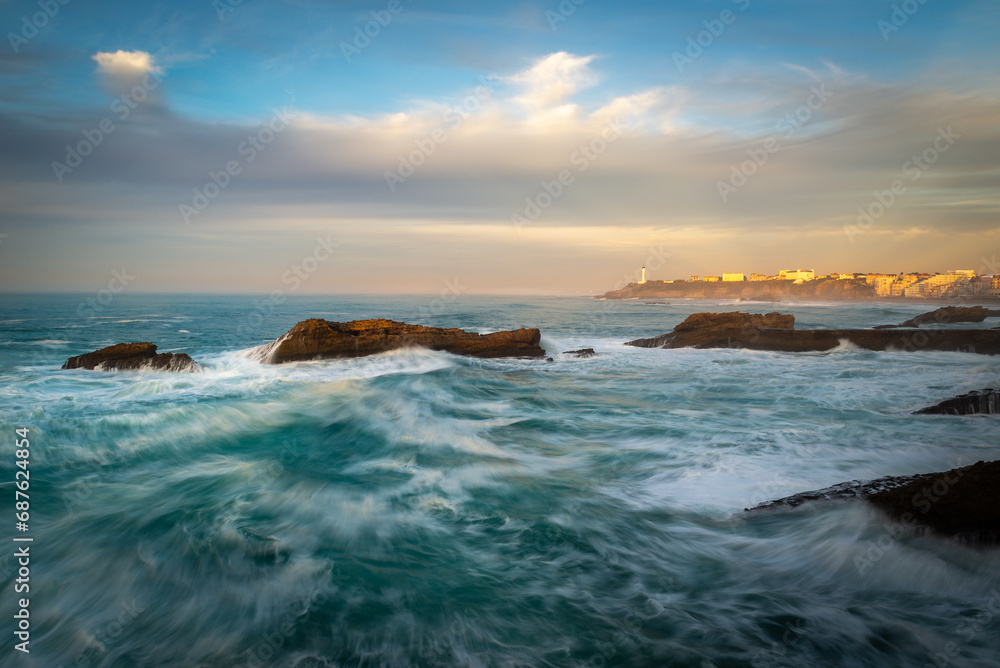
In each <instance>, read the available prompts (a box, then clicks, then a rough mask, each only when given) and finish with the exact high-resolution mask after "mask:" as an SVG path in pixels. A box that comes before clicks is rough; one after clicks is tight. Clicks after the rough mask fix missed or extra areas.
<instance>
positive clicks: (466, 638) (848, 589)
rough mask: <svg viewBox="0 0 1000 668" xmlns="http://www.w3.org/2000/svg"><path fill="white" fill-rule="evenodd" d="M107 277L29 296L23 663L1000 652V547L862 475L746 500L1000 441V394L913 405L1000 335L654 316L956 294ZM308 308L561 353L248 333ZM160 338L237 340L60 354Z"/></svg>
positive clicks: (8, 415)
mask: <svg viewBox="0 0 1000 668" xmlns="http://www.w3.org/2000/svg"><path fill="white" fill-rule="evenodd" d="M87 297H88V296H87V295H62V296H30V297H29V296H10V295H7V296H3V297H0V305H2V309H0V353H2V355H0V401H2V407H3V412H2V419H0V431H2V433H3V434H4V438H5V439H6V440H5V443H7V445H5V446H4V449H3V452H4V457H3V458H2V460H0V468H2V473H0V475H2V480H0V485H2V487H3V489H4V494H3V497H4V498H6V499H8V501H7V503H10V505H11V509H10V516H9V517H8V520H7V525H6V529H5V531H4V535H5V536H7V538H5V539H4V540H6V541H8V548H5V549H4V554H3V555H2V556H0V576H2V586H3V591H4V596H3V609H2V610H0V612H2V614H3V619H5V620H12V615H13V612H14V610H15V602H14V600H15V598H16V596H15V594H14V593H13V588H14V579H15V578H16V577H17V575H16V563H15V560H14V559H13V558H12V554H13V548H12V547H10V546H13V545H14V543H13V542H10V539H11V538H12V537H13V536H14V535H15V534H17V532H16V531H15V529H14V526H13V525H14V518H13V513H14V509H13V496H14V484H13V481H14V473H15V471H16V470H17V469H16V468H15V465H14V447H13V441H14V430H15V429H16V428H18V427H28V428H29V429H30V436H31V442H32V445H31V449H32V460H31V476H32V477H31V482H32V485H31V513H32V515H31V529H30V535H31V536H32V537H33V538H34V542H33V543H32V547H31V551H32V562H31V569H32V570H31V608H30V610H31V631H32V635H31V653H30V655H23V654H21V653H19V652H15V651H14V649H13V645H14V643H15V639H14V636H13V625H12V624H10V623H9V621H8V622H5V623H4V624H5V628H9V631H4V632H3V635H2V637H0V665H4V666H7V665H10V666H40V667H45V668H50V667H57V666H60V665H61V666H65V667H67V668H68V667H69V666H298V667H300V668H306V667H310V668H312V667H317V666H455V665H460V666H695V667H698V668H708V667H711V666H717V667H718V668H724V667H728V666H748V665H749V666H755V667H760V666H924V665H939V666H940V665H955V666H995V665H1000V662H998V657H1000V619H996V617H997V616H998V615H997V614H996V613H994V612H991V611H990V607H991V605H992V608H993V610H995V611H1000V594H998V593H997V592H998V591H1000V557H998V552H997V551H975V550H970V549H967V548H964V547H960V546H956V545H953V544H950V543H947V542H944V541H939V540H935V539H932V538H926V537H913V536H899V535H898V534H897V532H895V531H894V528H893V527H892V526H891V525H888V526H887V520H885V519H884V518H881V517H879V516H878V515H876V514H875V513H873V512H872V511H870V510H869V509H867V508H866V507H864V506H863V505H860V504H855V503H844V504H839V505H836V506H833V507H828V508H823V509H818V510H817V509H815V508H804V509H798V510H796V511H792V512H784V513H771V514H761V515H754V516H749V517H741V516H739V515H737V513H739V511H741V510H742V509H743V508H744V507H747V506H752V505H756V504H757V503H760V502H763V501H767V500H770V499H774V498H778V497H781V496H785V495H788V494H792V493H795V492H799V491H804V490H809V489H816V488H820V487H825V486H828V485H831V484H834V483H837V482H841V481H844V480H851V479H859V478H860V479H863V478H874V477H880V476H884V475H903V474H911V473H918V472H927V471H937V470H944V469H948V468H952V467H955V466H959V465H963V464H968V463H972V462H975V461H977V460H980V459H986V460H991V459H997V458H998V456H1000V445H998V439H997V436H996V428H997V420H996V418H994V417H979V418H970V419H956V418H951V417H942V416H914V415H910V411H912V410H915V409H917V408H920V407H921V406H924V405H927V404H929V403H934V402H936V401H939V400H941V399H944V398H947V397H950V396H953V395H955V394H958V393H961V392H965V391H968V390H972V389H978V388H981V387H991V386H992V387H995V386H996V384H997V379H998V375H1000V373H998V372H1000V360H998V359H996V358H991V357H985V356H975V355H963V354H958V353H940V352H929V353H876V352H870V351H861V350H856V349H850V348H844V349H838V350H836V351H833V352H830V353H825V354H795V355H793V354H779V353H765V352H752V351H738V350H715V351H707V350H706V351H702V350H674V351H666V350H648V349H637V348H628V347H625V346H624V345H623V343H624V342H625V341H627V340H630V339H632V338H637V337H643V336H654V335H658V334H662V333H664V332H667V331H669V330H670V329H671V328H672V327H673V326H674V325H675V324H677V323H679V322H680V321H681V320H683V318H684V317H686V316H687V315H688V314H690V313H695V312H699V311H724V310H737V309H739V310H747V311H754V312H767V311H771V310H781V311H782V312H790V313H793V314H795V316H796V318H797V323H798V325H799V326H802V327H834V326H838V327H843V326H872V325H877V324H885V323H893V322H901V321H902V320H905V319H907V318H909V317H912V316H913V315H916V314H917V313H920V312H922V311H924V310H928V309H927V308H926V307H921V306H919V305H915V304H860V305H859V304H847V305H836V304H832V305H831V304H754V303H744V304H738V305H733V304H732V303H722V304H720V303H718V302H715V301H704V300H701V301H687V300H685V301H679V302H677V303H675V304H671V305H665V306H649V305H646V304H644V303H643V302H641V301H628V302H601V301H595V300H591V299H574V298H511V297H459V298H457V299H453V300H442V299H435V298H421V297H405V298H387V297H357V298H351V297H324V298H320V297H289V298H288V299H287V300H286V301H284V302H283V303H282V304H279V305H273V304H270V303H269V302H266V301H263V300H262V299H261V298H252V297H234V296H218V297H213V296H138V295H125V294H123V295H117V296H115V297H114V298H113V300H112V301H111V303H109V304H106V305H100V304H98V305H97V306H98V308H95V307H94V304H93V302H91V303H90V305H89V306H88V305H87V302H86V299H87ZM81 305H83V306H81ZM307 317H323V318H326V319H330V320H350V319H355V318H369V317H389V318H393V319H396V320H403V321H407V322H420V323H423V324H430V325H439V326H458V327H463V328H466V329H471V330H477V331H481V332H486V331H496V330H499V329H508V328H513V327H520V326H537V327H540V328H541V330H542V345H543V347H545V348H546V349H547V351H548V352H549V354H551V355H552V356H553V357H554V361H553V362H540V361H524V360H477V359H466V358H460V357H455V356H451V355H448V354H445V353H434V352H428V351H422V350H408V351H397V352H393V353H388V354H385V355H380V356H375V357H369V358H364V359H356V360H332V361H324V362H309V363H297V364H290V365H282V366H262V365H260V364H259V363H258V362H257V361H255V360H254V359H253V357H252V355H251V354H250V353H249V352H248V351H250V350H251V349H252V348H253V347H254V346H257V345H260V344H262V343H266V342H269V341H271V340H273V339H275V338H277V337H278V336H279V335H280V334H282V333H284V332H285V331H287V330H288V329H289V328H290V327H291V326H292V325H293V324H294V323H295V322H297V321H299V320H303V319H305V318H307ZM143 340H148V341H152V342H154V343H157V344H158V345H159V346H160V350H161V351H175V352H186V353H188V354H190V355H191V356H192V357H194V358H195V359H196V360H198V361H199V362H200V363H202V364H203V365H204V367H205V368H204V370H203V371H202V372H201V373H198V374H190V375H188V374H183V375H180V374H178V375H171V374H165V373H152V372H138V373H108V374H105V373H97V372H88V371H61V370H59V367H60V366H61V364H62V363H63V362H64V361H65V359H66V358H67V357H69V356H71V355H77V354H80V353H83V352H88V351H91V350H95V349H97V348H100V347H103V346H105V345H110V344H112V343H117V342H120V341H143ZM585 346H586V347H593V348H594V349H595V350H597V352H598V356H597V357H595V358H590V359H577V358H572V357H569V356H564V355H560V354H559V353H560V352H562V351H564V350H571V349H575V348H579V347H585Z"/></svg>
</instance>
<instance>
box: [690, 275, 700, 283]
mask: <svg viewBox="0 0 1000 668" xmlns="http://www.w3.org/2000/svg"><path fill="white" fill-rule="evenodd" d="M700 280H701V276H692V277H691V281H692V282H694V283H697V282H698V281H700Z"/></svg>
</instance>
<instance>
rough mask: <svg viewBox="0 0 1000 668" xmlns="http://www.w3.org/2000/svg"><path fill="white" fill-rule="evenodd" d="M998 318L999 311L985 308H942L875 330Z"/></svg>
mask: <svg viewBox="0 0 1000 668" xmlns="http://www.w3.org/2000/svg"><path fill="white" fill-rule="evenodd" d="M997 317H1000V310H997V309H992V310H991V309H988V308H986V307H985V306H942V307H941V308H939V309H935V310H933V311H930V312H929V313H921V314H920V315H918V316H917V317H915V318H910V319H909V320H907V321H906V322H901V323H899V324H898V325H879V326H878V327H876V328H875V329H892V328H894V327H919V326H920V325H930V324H936V325H944V324H947V323H950V322H982V321H983V320H986V318H997Z"/></svg>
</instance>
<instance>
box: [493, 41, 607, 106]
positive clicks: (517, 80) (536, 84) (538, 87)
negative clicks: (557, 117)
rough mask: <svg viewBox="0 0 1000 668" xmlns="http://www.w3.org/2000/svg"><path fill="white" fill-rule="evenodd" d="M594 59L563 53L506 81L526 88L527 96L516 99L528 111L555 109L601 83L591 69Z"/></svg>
mask: <svg viewBox="0 0 1000 668" xmlns="http://www.w3.org/2000/svg"><path fill="white" fill-rule="evenodd" d="M593 60H594V56H574V55H573V54H570V53H566V52H565V51H559V52H557V53H552V54H549V55H548V56H545V57H544V58H541V59H539V60H538V61H536V62H535V64H534V65H532V66H531V67H530V68H529V69H527V70H525V71H524V72H521V73H519V74H515V75H513V76H510V77H507V78H506V81H508V82H510V83H513V84H518V85H520V86H522V87H523V93H522V94H521V95H519V96H518V97H516V98H515V100H516V101H517V102H519V103H520V104H522V105H524V106H525V107H527V108H528V109H531V110H534V109H539V108H546V107H553V106H556V105H558V104H559V103H561V102H563V101H564V100H565V99H566V98H568V97H569V96H571V95H573V94H574V93H576V92H578V91H580V90H583V89H585V88H590V87H591V86H593V85H595V84H596V83H597V82H598V76H597V74H596V73H594V72H593V71H592V70H591V69H590V63H591V61H593Z"/></svg>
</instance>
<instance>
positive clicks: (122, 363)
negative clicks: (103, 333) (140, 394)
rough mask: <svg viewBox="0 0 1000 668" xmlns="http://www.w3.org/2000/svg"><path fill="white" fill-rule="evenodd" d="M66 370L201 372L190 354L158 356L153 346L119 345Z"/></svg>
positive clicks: (69, 364)
mask: <svg viewBox="0 0 1000 668" xmlns="http://www.w3.org/2000/svg"><path fill="white" fill-rule="evenodd" d="M62 368H63V369H97V370H99V371H134V370H137V369H156V370H161V371H187V372H190V371H198V369H199V368H200V367H199V366H198V363H197V362H195V361H194V360H193V359H191V358H190V357H189V356H188V355H187V354H186V353H157V352H156V346H155V345H154V344H152V343H119V344H117V345H114V346H108V347H107V348H101V349H100V350H96V351H94V352H92V353H87V354H86V355H78V356H77V357H70V358H69V359H68V360H66V363H65V364H63V366H62Z"/></svg>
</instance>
